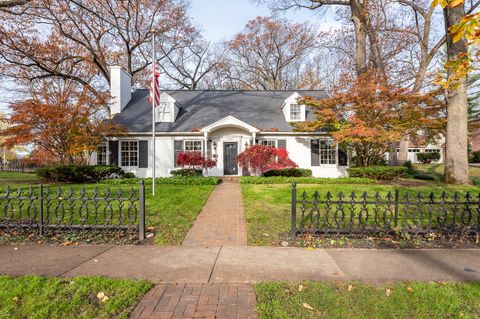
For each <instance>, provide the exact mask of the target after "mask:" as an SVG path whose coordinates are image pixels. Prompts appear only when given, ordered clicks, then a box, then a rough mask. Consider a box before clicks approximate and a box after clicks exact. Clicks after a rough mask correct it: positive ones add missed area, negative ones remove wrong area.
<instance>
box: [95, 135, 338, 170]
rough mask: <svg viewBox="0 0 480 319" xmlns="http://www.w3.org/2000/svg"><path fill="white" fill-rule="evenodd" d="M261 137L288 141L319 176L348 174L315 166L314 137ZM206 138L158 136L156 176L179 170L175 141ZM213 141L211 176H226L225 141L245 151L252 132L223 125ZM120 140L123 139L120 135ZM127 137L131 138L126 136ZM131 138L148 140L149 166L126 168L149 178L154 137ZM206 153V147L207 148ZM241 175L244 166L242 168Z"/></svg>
mask: <svg viewBox="0 0 480 319" xmlns="http://www.w3.org/2000/svg"><path fill="white" fill-rule="evenodd" d="M256 138H257V139H258V140H265V139H268V140H286V142H287V151H288V152H289V156H290V158H291V159H292V160H293V161H294V162H295V163H297V164H298V166H299V167H300V168H308V169H311V170H312V173H313V176H315V177H331V178H335V177H340V176H345V175H346V167H340V166H337V165H321V166H314V167H312V166H311V154H310V139H311V137H303V136H302V137H299V136H283V135H261V134H259V135H257V137H256ZM187 139H188V140H202V141H204V137H203V136H199V135H192V136H158V137H157V138H156V156H155V158H156V176H157V177H168V176H170V171H171V170H173V169H175V167H174V158H173V157H174V155H173V152H174V141H175V140H187ZM208 139H209V140H212V144H213V143H216V144H217V147H216V150H215V148H214V146H213V145H212V155H215V154H216V155H217V157H216V158H217V166H216V167H214V168H212V169H209V170H208V175H209V176H223V143H225V142H237V143H238V151H239V153H240V152H242V151H243V150H244V149H245V147H246V144H248V145H249V144H250V142H251V140H252V135H251V134H250V133H248V132H245V131H244V130H242V129H238V128H222V129H219V130H216V131H214V132H212V133H211V134H210V135H209V137H208ZM119 140H122V138H120V139H119ZM125 140H127V138H125ZM128 140H139V141H140V140H147V141H148V142H149V143H148V156H149V159H148V166H149V167H148V168H138V167H122V168H123V169H124V170H125V171H127V172H132V173H134V174H135V176H137V177H141V178H147V177H151V176H152V167H153V165H152V160H151V154H152V139H151V137H137V138H135V137H129V138H128ZM204 151H205V152H206V146H205V150H204ZM120 157H121V154H120V151H119V158H118V163H119V164H121V158H120ZM95 162H96V154H95V153H93V154H92V164H94V163H95ZM238 172H239V175H241V172H242V171H241V169H240V168H239V170H238Z"/></svg>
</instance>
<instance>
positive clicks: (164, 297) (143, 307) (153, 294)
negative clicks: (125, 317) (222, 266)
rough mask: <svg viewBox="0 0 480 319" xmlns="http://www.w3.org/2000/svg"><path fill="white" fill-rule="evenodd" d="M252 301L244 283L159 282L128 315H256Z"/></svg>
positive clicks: (140, 318)
mask: <svg viewBox="0 0 480 319" xmlns="http://www.w3.org/2000/svg"><path fill="white" fill-rule="evenodd" d="M255 304H256V298H255V293H254V292H253V289H252V286H251V285H248V284H159V285H157V286H155V287H154V288H153V289H152V290H150V291H149V292H148V293H147V294H146V295H145V296H144V297H143V299H142V300H141V301H140V303H139V304H138V306H137V308H136V309H135V311H134V312H133V314H132V315H131V317H130V318H131V319H159V318H257V317H258V316H257V313H256V310H255Z"/></svg>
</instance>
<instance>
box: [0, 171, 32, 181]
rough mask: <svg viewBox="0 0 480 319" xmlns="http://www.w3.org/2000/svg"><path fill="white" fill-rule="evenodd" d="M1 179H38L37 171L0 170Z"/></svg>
mask: <svg viewBox="0 0 480 319" xmlns="http://www.w3.org/2000/svg"><path fill="white" fill-rule="evenodd" d="M0 180H7V181H9V182H10V181H14V180H20V181H22V180H32V181H33V180H38V177H37V175H36V174H35V173H19V172H0Z"/></svg>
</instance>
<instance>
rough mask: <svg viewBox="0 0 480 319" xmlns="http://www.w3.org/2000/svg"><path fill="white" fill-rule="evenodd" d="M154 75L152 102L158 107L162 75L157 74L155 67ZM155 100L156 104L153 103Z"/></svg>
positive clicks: (152, 77)
mask: <svg viewBox="0 0 480 319" xmlns="http://www.w3.org/2000/svg"><path fill="white" fill-rule="evenodd" d="M153 74H155V75H153ZM153 74H152V76H151V77H150V102H152V105H153V106H154V107H156V106H158V105H159V104H160V73H158V72H157V70H156V67H155V65H154V66H153ZM154 98H155V103H153V99H154Z"/></svg>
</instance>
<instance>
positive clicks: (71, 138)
mask: <svg viewBox="0 0 480 319" xmlns="http://www.w3.org/2000/svg"><path fill="white" fill-rule="evenodd" d="M32 95H33V97H32V98H30V99H26V100H23V101H19V102H16V103H12V104H11V105H10V109H11V115H10V117H9V119H8V121H9V123H10V126H9V127H8V128H7V129H6V130H4V131H3V132H2V135H5V136H6V139H5V140H4V145H6V146H7V147H12V146H15V145H34V146H35V147H36V148H39V149H43V150H45V151H47V152H48V153H50V154H51V157H52V158H55V159H58V160H59V161H60V162H61V163H78V162H83V161H85V160H86V157H87V156H88V154H89V152H91V151H93V150H95V149H96V147H97V145H98V144H99V142H100V141H101V140H102V138H103V137H104V136H106V135H110V134H114V133H117V134H118V133H121V132H122V131H123V130H122V128H121V127H119V126H118V125H115V124H113V123H111V122H110V121H106V120H104V117H105V114H103V113H104V110H105V100H104V99H99V98H98V97H97V96H96V95H94V94H92V93H91V92H90V91H89V90H88V89H87V88H85V87H81V86H79V85H78V84H76V83H74V82H73V81H62V80H59V81H43V82H42V84H41V85H40V86H38V87H37V88H36V90H35V92H33V94H32Z"/></svg>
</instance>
